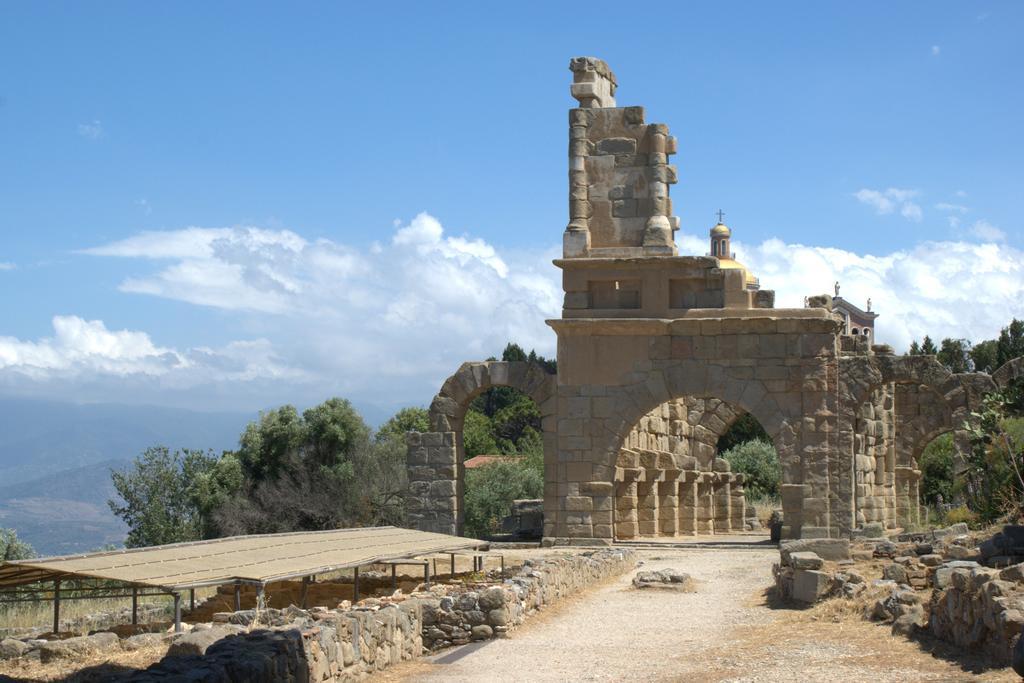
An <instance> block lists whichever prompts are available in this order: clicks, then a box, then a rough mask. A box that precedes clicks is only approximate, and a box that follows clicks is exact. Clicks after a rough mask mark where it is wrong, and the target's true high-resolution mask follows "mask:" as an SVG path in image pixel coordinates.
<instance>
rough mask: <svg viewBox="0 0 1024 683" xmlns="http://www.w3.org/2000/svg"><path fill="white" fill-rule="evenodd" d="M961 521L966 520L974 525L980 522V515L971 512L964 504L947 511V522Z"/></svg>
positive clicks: (965, 521) (955, 522)
mask: <svg viewBox="0 0 1024 683" xmlns="http://www.w3.org/2000/svg"><path fill="white" fill-rule="evenodd" d="M959 522H964V523H966V524H968V525H970V526H974V525H975V524H977V523H978V515H977V513H974V512H971V511H970V510H968V509H967V507H965V506H963V505H961V506H960V507H956V508H953V509H951V510H949V511H948V512H946V519H945V523H946V524H957V523H959Z"/></svg>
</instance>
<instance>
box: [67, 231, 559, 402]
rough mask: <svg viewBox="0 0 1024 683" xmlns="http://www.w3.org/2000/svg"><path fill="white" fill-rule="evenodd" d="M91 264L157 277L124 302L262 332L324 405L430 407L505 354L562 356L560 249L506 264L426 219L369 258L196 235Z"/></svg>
mask: <svg viewBox="0 0 1024 683" xmlns="http://www.w3.org/2000/svg"><path fill="white" fill-rule="evenodd" d="M85 253H88V254H92V255H96V256H116V257H123V258H134V259H148V260H152V261H155V262H157V263H158V264H159V265H158V266H157V268H156V270H154V271H152V272H150V273H142V274H139V275H136V276H133V277H129V278H127V279H126V280H124V281H123V282H122V283H121V289H122V291H125V292H130V293H137V294H148V295H152V296H158V297H163V298H168V299H174V300H179V301H185V302H188V303H192V304H197V305H201V306H208V307H213V308H217V309H221V310H225V311H232V312H234V313H235V314H237V315H240V316H243V318H245V319H250V320H258V321H260V322H259V325H260V326H261V328H262V329H269V330H270V332H269V333H268V335H269V336H270V337H271V339H272V341H273V343H274V347H275V348H276V349H281V350H286V356H287V358H288V364H289V365H290V366H294V367H302V368H305V369H307V370H308V371H309V372H310V373H311V374H313V375H316V376H317V377H319V378H320V381H321V384H322V385H323V386H324V388H323V391H324V392H325V395H327V393H326V392H334V393H341V394H343V395H352V396H356V395H358V396H359V398H362V399H364V400H371V401H380V402H389V403H395V404H408V403H410V402H416V401H420V402H422V401H425V400H428V399H429V395H430V394H432V393H433V392H436V390H437V386H438V385H439V383H440V381H442V380H443V379H444V377H446V376H447V375H448V374H450V373H451V372H453V371H454V370H455V369H456V368H457V367H458V365H459V363H461V362H462V361H463V360H468V359H472V358H486V357H487V356H490V355H494V354H497V353H500V351H501V349H502V348H503V347H504V345H505V343H506V342H507V341H509V340H515V341H517V342H519V343H520V344H522V345H524V346H526V347H527V348H535V349H536V350H537V351H538V352H539V353H542V354H544V355H554V351H555V348H554V346H555V345H554V341H555V338H554V333H553V332H552V331H551V330H550V328H548V327H547V326H546V325H545V324H544V320H545V318H551V317H558V316H559V314H560V311H561V286H560V282H559V277H558V272H557V270H556V269H555V268H553V267H552V266H551V265H550V260H551V259H552V258H555V257H557V256H558V255H559V254H558V252H557V250H556V249H555V248H554V247H552V248H551V249H549V250H544V251H540V250H535V251H515V250H507V251H503V252H502V253H501V254H499V253H498V250H497V249H496V248H495V247H494V246H493V245H491V244H488V243H487V242H485V241H484V240H482V239H479V238H473V237H470V236H455V235H448V234H446V233H445V230H444V228H443V226H442V225H441V223H440V222H439V221H438V220H437V219H436V218H434V217H433V216H430V215H429V214H426V213H421V214H420V215H418V216H416V217H415V218H414V219H413V220H412V221H410V222H409V223H408V224H405V225H401V224H399V225H397V226H396V229H395V232H394V233H393V235H392V236H391V237H390V239H386V240H380V241H377V242H374V243H372V244H371V245H370V246H369V247H368V248H366V249H359V248H355V247H352V246H349V245H346V244H341V243H338V242H334V241H331V240H326V239H321V240H316V241H309V240H306V239H304V238H302V237H300V236H299V235H297V234H296V233H294V232H291V231H288V230H277V231H271V230H265V229H260V228H254V227H234V228H198V227H190V228H185V229H182V230H175V231H167V232H144V233H140V234H138V235H135V236H132V237H129V238H127V239H124V240H120V241H117V242H113V243H111V244H107V245H102V246H99V247H95V248H91V249H87V250H85ZM161 262H165V263H161ZM268 316H269V317H268ZM410 382H413V385H411V386H410Z"/></svg>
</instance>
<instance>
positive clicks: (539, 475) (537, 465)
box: [464, 455, 544, 538]
mask: <svg viewBox="0 0 1024 683" xmlns="http://www.w3.org/2000/svg"><path fill="white" fill-rule="evenodd" d="M543 495H544V458H543V456H542V455H528V456H526V457H524V458H522V459H521V460H519V461H518V462H495V463H490V464H488V465H484V466H483V467H478V468H475V469H472V470H469V471H467V472H466V493H465V497H464V501H465V507H466V517H465V533H466V534H467V535H469V536H473V537H475V538H486V537H487V536H489V535H491V534H494V533H496V532H497V531H498V530H499V525H500V524H501V519H502V518H503V517H505V516H506V515H508V514H509V512H510V510H511V506H512V501H514V500H519V499H523V498H541V497H542V496H543Z"/></svg>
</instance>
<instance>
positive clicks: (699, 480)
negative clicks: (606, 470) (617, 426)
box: [598, 397, 746, 539]
mask: <svg viewBox="0 0 1024 683" xmlns="http://www.w3.org/2000/svg"><path fill="white" fill-rule="evenodd" d="M741 414H743V411H742V410H741V409H739V408H736V407H734V406H731V405H730V404H728V403H726V402H724V401H720V400H718V399H713V398H711V399H704V398H693V397H686V398H679V399H673V400H670V401H666V402H665V403H663V404H661V405H660V406H658V407H657V408H655V409H654V410H652V411H651V412H649V413H647V414H646V415H644V416H643V417H641V418H640V421H639V422H638V423H637V425H636V426H635V427H634V428H633V429H632V430H630V432H629V433H628V434H627V435H626V438H625V440H624V442H623V445H622V448H621V449H620V450H619V455H618V459H617V461H616V467H615V506H614V516H613V518H614V531H615V537H616V538H619V539H629V538H636V537H640V536H677V535H680V534H697V533H727V532H729V531H741V530H743V528H744V516H745V506H746V500H745V498H744V495H743V494H744V492H743V475H742V474H734V473H732V472H730V471H729V463H728V462H726V461H725V460H722V459H720V458H719V459H716V457H715V456H716V454H717V444H718V439H719V438H720V437H721V436H722V435H723V434H725V432H726V431H727V430H728V429H729V427H730V426H731V425H732V424H733V422H735V421H736V418H737V417H739V416H740V415H741ZM601 518H602V517H601V516H600V515H599V516H598V519H601Z"/></svg>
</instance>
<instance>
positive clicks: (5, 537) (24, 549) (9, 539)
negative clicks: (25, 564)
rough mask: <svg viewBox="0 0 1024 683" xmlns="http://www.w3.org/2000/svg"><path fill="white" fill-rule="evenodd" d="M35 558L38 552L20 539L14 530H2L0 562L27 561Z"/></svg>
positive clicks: (0, 535) (0, 530) (0, 533)
mask: <svg viewBox="0 0 1024 683" xmlns="http://www.w3.org/2000/svg"><path fill="white" fill-rule="evenodd" d="M35 556H36V551H35V550H33V549H32V546H30V545H29V544H28V543H26V542H24V541H22V540H21V539H19V538H18V534H17V532H15V530H14V529H4V528H0V561H3V562H10V561H12V560H27V559H29V558H31V557H35Z"/></svg>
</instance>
